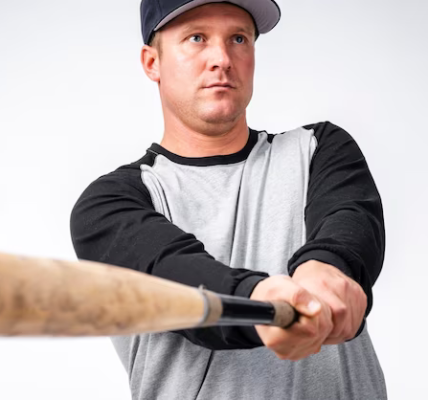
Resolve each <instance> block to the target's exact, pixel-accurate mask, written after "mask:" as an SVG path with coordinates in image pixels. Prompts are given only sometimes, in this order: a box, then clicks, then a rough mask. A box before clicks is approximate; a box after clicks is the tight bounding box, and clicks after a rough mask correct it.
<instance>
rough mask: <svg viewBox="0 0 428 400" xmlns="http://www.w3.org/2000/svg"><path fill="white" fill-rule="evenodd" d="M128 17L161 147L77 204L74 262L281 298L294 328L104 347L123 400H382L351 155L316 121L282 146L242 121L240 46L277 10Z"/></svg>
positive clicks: (363, 174) (250, 1)
mask: <svg viewBox="0 0 428 400" xmlns="http://www.w3.org/2000/svg"><path fill="white" fill-rule="evenodd" d="M141 17H142V28H143V38H144V42H145V45H144V47H143V49H142V53H141V61H142V64H143V67H144V70H145V73H146V74H147V76H148V77H149V78H150V79H151V80H152V81H154V82H156V83H157V85H158V87H159V93H160V97H161V102H162V109H163V115H164V122H165V130H164V136H163V139H162V141H161V143H160V144H157V143H153V144H152V145H151V146H150V148H148V149H147V151H146V153H145V155H144V156H143V157H142V158H141V159H140V160H138V161H136V162H133V163H130V164H127V165H123V166H121V167H119V168H118V169H116V170H115V171H112V172H110V173H108V174H106V175H103V176H101V177H99V178H98V179H97V180H95V181H94V182H92V183H91V184H90V185H89V187H88V188H86V190H85V191H84V192H83V194H82V195H81V196H80V198H79V200H78V201H77V203H76V205H75V207H74V209H73V212H72V216H71V233H72V238H73V244H74V247H75V250H76V254H77V256H78V257H79V258H81V259H89V260H94V261H101V262H107V263H110V264H115V265H119V266H123V267H126V268H132V269H135V270H138V271H142V272H145V273H149V274H153V275H156V276H159V277H162V278H167V279H171V280H174V281H177V282H181V283H185V284H187V285H192V286H199V285H201V284H203V285H204V286H205V287H206V288H207V289H209V290H213V291H215V292H218V293H225V294H230V295H238V296H244V297H250V298H252V299H257V300H264V301H269V300H285V301H288V302H290V303H291V304H292V305H293V306H294V307H295V308H296V309H297V310H298V311H299V313H300V317H299V320H298V321H297V322H296V323H295V324H294V325H293V326H292V327H291V328H288V329H280V328H276V327H269V326H262V325H260V326H255V327H215V328H201V329H193V330H181V331H174V332H162V333H155V334H141V335H136V336H127V337H112V341H113V344H114V346H115V348H116V350H117V352H118V355H119V357H120V358H121V361H122V362H123V364H124V367H125V368H126V370H127V372H128V374H129V380H130V387H131V392H132V397H133V399H196V398H198V399H299V400H300V399H301V400H310V399H385V398H386V390H385V383H384V379H383V374H382V370H381V367H380V365H379V363H378V360H377V357H376V354H375V351H374V349H373V347H372V344H371V341H370V337H369V334H368V331H367V327H366V324H365V316H367V315H368V313H369V312H370V309H371V307H372V292H371V288H372V286H373V284H374V282H375V280H376V279H377V277H378V275H379V273H380V270H381V268H382V264H383V259H384V250H385V230H384V221H383V210H382V203H381V199H380V196H379V193H378V191H377V189H376V185H375V183H374V181H373V178H372V176H371V174H370V171H369V168H368V166H367V163H366V161H365V159H364V156H363V154H362V153H361V151H360V149H359V147H358V145H357V144H356V142H355V141H354V140H353V138H352V137H351V136H350V135H349V134H348V133H347V132H346V131H344V130H343V129H341V128H340V127H338V126H336V125H334V124H332V123H330V122H320V123H317V124H310V125H305V126H304V127H300V128H297V129H294V130H291V131H287V132H283V133H281V134H269V133H267V132H266V131H255V130H253V129H251V128H249V127H248V126H247V123H246V107H247V106H248V104H249V102H250V100H251V97H252V92H253V78H254V66H255V65H254V49H255V41H256V39H257V37H258V35H259V34H260V33H266V32H268V31H270V30H271V29H272V28H273V27H274V26H275V25H276V24H277V22H278V21H279V18H280V11H279V8H278V6H277V5H276V3H275V2H274V1H271V0H246V1H245V0H236V1H231V2H213V1H204V0H196V1H186V0H157V1H156V0H144V1H143V2H142V5H141Z"/></svg>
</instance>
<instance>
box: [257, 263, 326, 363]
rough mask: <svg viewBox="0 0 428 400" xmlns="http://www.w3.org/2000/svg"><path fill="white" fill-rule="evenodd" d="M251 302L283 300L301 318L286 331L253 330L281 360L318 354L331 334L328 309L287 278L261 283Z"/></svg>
mask: <svg viewBox="0 0 428 400" xmlns="http://www.w3.org/2000/svg"><path fill="white" fill-rule="evenodd" d="M299 268H300V266H299ZM250 298H251V299H252V300H261V301H269V300H284V301H287V302H289V303H290V304H291V305H292V306H293V307H294V308H295V309H296V310H297V311H298V312H299V313H300V314H301V315H300V317H299V320H298V321H297V322H295V323H294V324H293V325H292V326H291V327H290V328H287V329H282V328H277V327H274V326H266V325H256V326H255V328H256V330H257V333H258V334H259V336H260V339H261V340H262V342H263V343H264V345H265V346H266V347H267V348H269V349H270V350H272V351H273V352H274V353H275V354H276V355H277V357H278V358H280V359H281V360H285V359H288V360H293V361H296V360H299V359H301V358H305V357H307V356H309V355H311V354H314V353H318V352H319V351H320V349H321V345H322V344H323V343H324V342H325V341H326V339H327V337H329V335H330V334H331V330H332V329H333V323H332V315H331V310H330V307H329V305H327V303H325V302H324V300H322V299H321V298H319V297H317V296H316V295H314V294H311V293H310V292H309V291H308V290H306V289H305V288H304V287H303V286H301V285H299V284H297V283H296V282H295V281H294V280H293V279H292V278H290V277H289V276H286V275H275V276H271V277H269V278H266V279H264V280H263V281H260V282H259V283H258V284H257V285H256V287H255V288H254V290H253V292H252V294H251V297H250Z"/></svg>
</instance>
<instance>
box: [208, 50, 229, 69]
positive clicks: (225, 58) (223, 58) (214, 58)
mask: <svg viewBox="0 0 428 400" xmlns="http://www.w3.org/2000/svg"><path fill="white" fill-rule="evenodd" d="M231 66H232V60H231V58H230V54H229V49H228V48H227V45H226V44H225V43H216V44H213V45H212V46H211V48H210V58H209V67H210V69H211V70H212V69H216V68H220V69H224V70H228V69H230V68H231Z"/></svg>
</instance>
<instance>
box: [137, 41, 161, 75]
mask: <svg viewBox="0 0 428 400" xmlns="http://www.w3.org/2000/svg"><path fill="white" fill-rule="evenodd" d="M141 64H142V65H143V68H144V71H145V73H146V75H147V76H148V77H149V79H151V80H152V81H154V82H158V83H159V82H160V72H159V54H158V51H157V50H156V49H155V48H154V47H151V46H148V45H144V46H143V48H142V49H141Z"/></svg>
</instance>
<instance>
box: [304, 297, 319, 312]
mask: <svg viewBox="0 0 428 400" xmlns="http://www.w3.org/2000/svg"><path fill="white" fill-rule="evenodd" d="M307 308H308V311H309V312H311V313H314V312H317V311H318V310H319V309H320V308H321V304H320V303H318V302H317V301H315V300H311V301H310V302H309V304H308V305H307Z"/></svg>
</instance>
